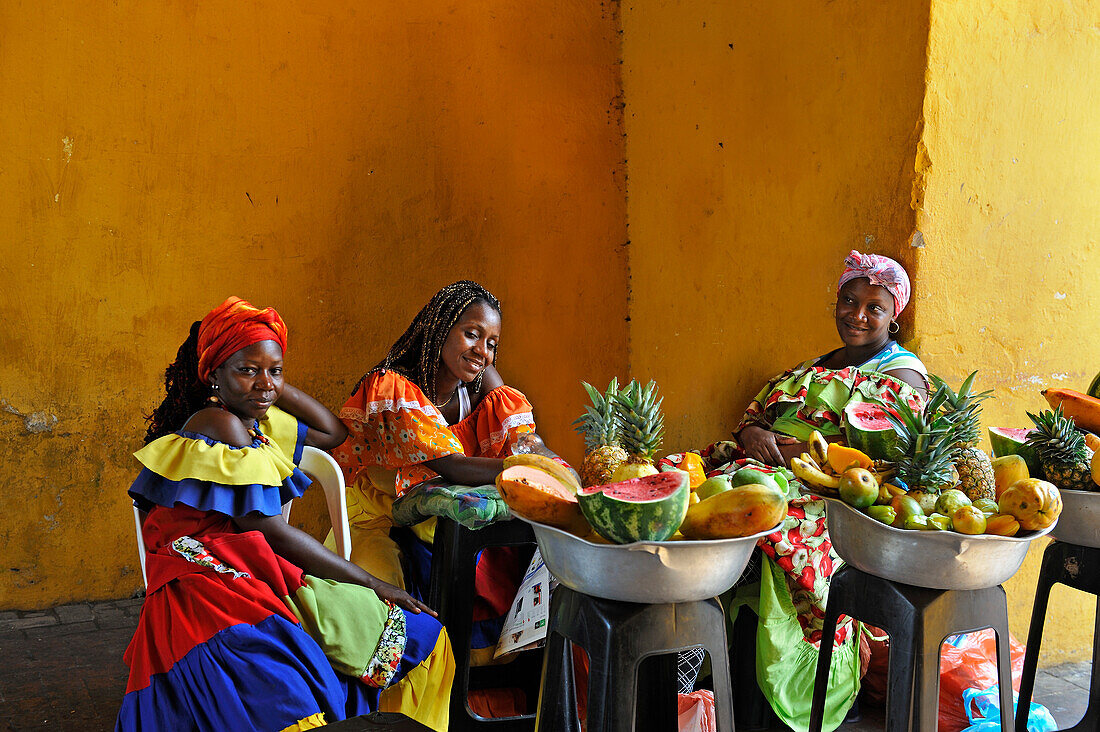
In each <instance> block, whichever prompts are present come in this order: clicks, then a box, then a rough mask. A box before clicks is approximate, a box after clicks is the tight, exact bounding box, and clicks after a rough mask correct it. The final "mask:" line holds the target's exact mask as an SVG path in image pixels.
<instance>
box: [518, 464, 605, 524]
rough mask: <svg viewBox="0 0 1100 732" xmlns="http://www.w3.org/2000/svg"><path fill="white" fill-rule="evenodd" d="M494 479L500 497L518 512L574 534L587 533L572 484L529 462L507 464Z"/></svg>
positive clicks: (585, 522)
mask: <svg viewBox="0 0 1100 732" xmlns="http://www.w3.org/2000/svg"><path fill="white" fill-rule="evenodd" d="M496 483H497V490H498V491H499V492H500V497H501V498H503V499H504V502H505V503H506V504H508V508H510V509H511V510H512V511H514V512H516V513H518V514H519V515H521V516H524V517H525V518H529V519H531V520H533V521H538V522H539V523H541V524H547V525H549V526H556V527H557V528H559V529H564V530H566V531H569V532H571V533H574V534H578V535H584V534H586V533H588V522H587V521H585V519H584V514H582V513H581V507H580V504H579V503H577V496H576V492H575V491H574V490H573V486H572V484H570V483H566V482H565V481H563V480H560V479H559V478H558V477H557V476H555V475H551V474H550V473H548V472H546V471H544V470H540V469H539V468H536V467H534V466H533V465H512V466H510V467H507V468H505V469H504V470H503V471H501V473H500V474H499V475H497V481H496Z"/></svg>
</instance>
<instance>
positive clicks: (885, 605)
mask: <svg viewBox="0 0 1100 732" xmlns="http://www.w3.org/2000/svg"><path fill="white" fill-rule="evenodd" d="M841 614H844V615H850V616H851V617H853V618H855V619H856V620H862V621H865V622H867V623H870V624H871V625H875V626H878V627H880V628H882V629H884V630H885V631H886V632H887V633H889V634H890V665H889V670H888V672H887V673H888V678H887V682H886V730H887V732H900V730H918V731H919V732H925V730H935V729H936V723H937V718H938V715H939V705H940V700H939V696H940V646H941V645H943V641H944V639H945V638H947V637H948V636H950V635H956V634H958V633H970V632H973V631H975V630H982V629H983V628H993V630H994V631H995V632H996V634H997V670H998V676H999V678H1000V680H1001V683H1000V684H999V690H1000V696H1001V729H1009V728H1010V727H1011V725H1012V666H1011V661H1010V655H1009V640H1008V605H1007V603H1006V601H1005V591H1004V589H1003V588H1002V587H1001V586H1000V585H997V586H995V587H989V588H986V589H981V590H931V589H928V588H925V587H914V586H912V585H905V584H902V583H900V582H892V581H890V580H887V579H882V578H880V577H875V576H874V575H870V574H867V573H866V572H861V571H860V570H858V569H856V568H855V567H852V566H850V565H848V566H845V567H842V568H841V569H840V570H839V571H837V573H836V574H834V575H833V578H832V580H830V582H829V604H828V606H827V607H826V609H825V620H824V627H823V628H822V630H821V652H820V653H819V654H818V657H817V674H816V676H815V678H814V697H813V706H812V708H811V710H810V724H809V730H810V732H820V730H821V720H822V717H823V716H824V713H825V692H826V689H827V687H828V684H829V665H830V662H831V660H832V658H831V657H832V651H833V637H834V635H835V633H836V626H837V620H838V618H839V617H840V615H841Z"/></svg>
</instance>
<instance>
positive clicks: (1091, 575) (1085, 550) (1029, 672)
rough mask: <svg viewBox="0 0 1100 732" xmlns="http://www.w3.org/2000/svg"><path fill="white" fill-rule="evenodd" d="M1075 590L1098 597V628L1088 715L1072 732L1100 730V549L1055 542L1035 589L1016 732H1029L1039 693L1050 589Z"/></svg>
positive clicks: (1093, 642) (1046, 554)
mask: <svg viewBox="0 0 1100 732" xmlns="http://www.w3.org/2000/svg"><path fill="white" fill-rule="evenodd" d="M1059 582H1060V583H1062V584H1063V585H1067V586H1069V587H1072V588H1074V589H1075V590H1081V591H1083V592H1089V593H1092V594H1093V595H1097V601H1096V625H1095V626H1094V628H1093V635H1092V679H1091V680H1090V681H1089V703H1088V706H1087V707H1086V708H1085V716H1084V717H1082V718H1081V721H1080V722H1078V723H1077V724H1076V725H1075V726H1073V727H1069V728H1067V729H1068V730H1069V732H1085V730H1089V731H1090V732H1092V731H1093V730H1097V729H1100V704H1097V703H1096V702H1097V701H1100V549H1094V548H1092V547H1087V546H1080V545H1079V544H1067V543H1065V542H1061V541H1054V542H1051V544H1050V546H1048V547H1047V548H1046V551H1045V552H1043V566H1042V568H1041V569H1040V570H1039V583H1038V585H1036V587H1035V604H1034V606H1033V607H1032V609H1031V627H1030V628H1029V629H1028V631H1027V651H1026V652H1025V653H1024V671H1023V675H1022V676H1021V678H1020V699H1019V702H1018V703H1017V708H1016V729H1017V730H1021V732H1027V715H1028V712H1029V711H1030V709H1031V694H1032V692H1034V691H1035V669H1036V667H1037V666H1038V664H1039V645H1040V643H1041V642H1042V640H1043V625H1044V624H1045V622H1046V614H1047V602H1048V601H1049V600H1050V589H1051V588H1052V587H1053V586H1054V585H1055V584H1058V583H1059Z"/></svg>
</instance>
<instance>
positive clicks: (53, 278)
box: [0, 0, 627, 608]
mask: <svg viewBox="0 0 1100 732" xmlns="http://www.w3.org/2000/svg"><path fill="white" fill-rule="evenodd" d="M315 5H316V6H317V8H318V9H314V6H315ZM617 27H618V21H617V18H616V17H615V16H614V15H613V14H611V13H609V12H607V11H606V10H605V9H601V8H600V7H599V6H598V5H597V4H595V3H566V2H562V3H534V4H532V3H517V2H507V1H504V0H501V1H499V2H479V3H457V4H455V3H446V2H432V1H431V0H429V2H426V3H419V4H415V5H412V4H409V3H403V2H388V3H387V2H376V3H369V4H363V3H357V2H351V1H349V0H344V1H341V2H329V3H322V4H320V5H317V4H310V3H306V4H302V5H295V6H273V5H271V4H270V3H230V4H224V3H221V4H212V5H211V4H201V3H194V2H190V1H184V0H180V1H178V2H171V3H142V2H133V1H132V0H131V1H127V0H124V1H123V2H119V3H107V4H100V3H84V2H76V1H69V2H62V3H60V4H56V3H55V4H48V5H44V4H41V3H29V2H28V3H7V4H5V5H4V6H3V7H0V28H3V29H4V34H3V35H4V41H3V43H2V44H0V88H2V89H4V113H3V114H2V115H0V222H2V223H0V237H2V238H3V241H4V244H3V252H4V254H5V257H4V258H3V259H4V264H3V267H4V269H3V271H4V273H5V277H4V287H3V288H0V311H2V312H3V313H4V314H5V318H4V321H5V322H4V325H3V326H0V353H2V354H4V355H3V358H2V359H0V465H3V466H5V467H4V469H3V470H0V546H2V547H4V564H3V565H2V567H0V570H2V571H0V608H33V607H44V606H49V605H54V604H58V603H62V602H68V601H72V600H81V599H98V598H112V597H119V596H123V595H127V594H129V593H131V592H132V591H134V590H135V589H137V588H138V587H139V586H140V575H139V574H138V573H137V554H136V548H135V543H134V537H133V529H132V526H131V523H130V519H129V515H130V514H129V511H130V509H129V505H128V500H127V498H126V496H125V489H126V487H127V486H128V485H129V482H130V481H131V480H132V478H133V476H134V475H135V467H136V466H135V461H134V460H133V459H132V458H131V457H130V453H131V452H132V451H133V450H134V449H136V448H137V447H138V446H139V445H140V442H139V438H140V436H141V434H142V433H143V424H142V414H143V413H147V412H148V411H149V410H150V409H151V408H152V407H153V406H154V405H155V404H156V402H157V401H158V397H159V395H160V394H162V389H163V387H162V383H161V374H162V372H163V369H164V367H165V366H166V365H167V364H168V363H169V362H170V361H171V360H172V358H173V357H174V356H175V352H176V348H177V347H178V345H179V343H180V342H182V340H183V339H184V337H185V336H186V333H187V328H188V326H189V324H190V323H191V321H192V320H194V319H196V318H199V317H201V316H202V315H203V314H204V313H205V312H206V311H207V310H208V309H209V308H210V307H212V306H214V305H216V304H217V303H218V302H220V301H221V300H222V299H223V298H224V297H225V296H226V295H229V294H237V295H240V296H243V297H245V298H247V299H249V300H251V301H253V302H254V303H256V304H259V305H275V306H277V307H278V308H279V309H280V311H281V312H282V314H283V315H284V317H285V318H286V320H287V322H288V324H289V326H290V330H291V334H290V345H289V349H288V354H287V356H288V358H287V364H288V377H289V378H290V379H291V380H293V381H294V382H297V383H298V384H299V385H302V386H304V387H306V388H307V389H312V390H313V391H314V392H316V393H317V394H318V396H319V397H320V398H321V399H322V400H323V401H324V402H325V403H327V404H328V405H329V406H331V407H333V408H335V407H338V406H339V405H340V404H341V403H342V402H343V400H344V399H345V398H346V396H347V395H348V393H349V392H350V390H351V388H352V386H353V385H354V384H355V382H356V380H357V379H358V377H359V376H360V375H361V374H362V372H363V371H364V370H366V369H367V368H368V367H370V366H371V365H373V364H374V363H375V362H376V361H377V360H378V359H380V358H381V357H382V355H384V353H385V350H386V348H387V347H388V345H389V344H390V343H391V342H392V341H393V340H394V339H395V338H396V337H397V336H398V335H400V333H401V331H402V330H403V329H404V327H405V326H406V325H407V323H408V321H409V320H410V319H411V317H412V316H413V315H414V314H415V312H416V311H417V309H419V307H420V306H421V305H422V304H423V303H424V302H425V301H426V300H427V298H428V297H429V296H430V295H431V293H432V292H434V291H435V289H436V288H438V287H439V286H441V285H443V284H446V283H447V282H450V281H452V280H455V279H460V278H462V277H472V278H475V279H479V280H480V281H482V282H483V283H484V284H485V285H486V286H488V287H489V288H490V289H491V290H493V291H494V292H495V293H496V294H497V295H498V296H499V297H500V298H501V299H502V301H503V303H504V331H503V338H502V341H501V371H502V372H503V373H504V375H505V378H507V379H508V380H509V381H511V382H512V383H514V384H516V385H517V386H518V387H519V388H521V389H524V390H526V391H527V393H528V394H529V395H530V396H531V398H532V401H533V402H534V403H535V406H536V417H537V418H538V419H539V420H540V421H541V423H542V425H543V428H542V430H540V431H542V432H544V434H545V436H546V438H547V441H548V443H549V444H550V445H551V446H555V447H557V448H558V449H559V450H560V451H562V452H563V453H564V454H565V455H566V456H567V457H570V456H572V457H574V458H575V457H577V456H578V455H579V452H580V443H579V440H578V439H577V438H576V436H575V435H574V434H573V433H572V431H571V430H570V429H569V424H568V423H569V421H570V420H572V419H573V417H574V416H575V415H576V413H578V412H579V411H580V403H581V401H582V397H583V393H582V392H581V390H580V389H579V386H578V382H579V381H580V379H582V378H589V379H595V380H600V379H603V380H606V379H608V378H610V376H611V375H612V374H613V373H617V372H621V371H622V370H624V369H625V364H626V358H627V351H626V341H627V333H626V323H625V314H626V309H625V308H626V306H625V303H626V286H627V275H626V260H625V256H626V255H625V251H624V249H623V243H624V242H625V239H626V232H625V213H624V212H625V201H624V195H623V189H622V185H623V184H622V177H623V169H622V158H623V151H622V129H621V116H620V113H619V111H618V106H617V95H618V93H619V81H618V65H617V63H616V62H617V59H618V44H619V41H618V35H617ZM576 293H585V296H584V297H579V296H577V295H576ZM536 377H537V378H536ZM313 505H314V507H315V508H316V507H318V506H320V503H319V502H314V504H313ZM307 507H308V506H307ZM309 513H310V511H308V510H304V511H298V510H296V512H295V515H296V517H298V518H308V515H309Z"/></svg>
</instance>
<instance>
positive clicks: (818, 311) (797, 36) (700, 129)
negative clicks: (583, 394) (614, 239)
mask: <svg viewBox="0 0 1100 732" xmlns="http://www.w3.org/2000/svg"><path fill="white" fill-rule="evenodd" d="M927 10H928V8H927V3H926V2H914V1H910V2H904V3H903V2H897V3H891V6H890V12H888V13H885V12H882V11H881V4H880V3H877V2H845V3H822V2H813V3H802V2H782V3H729V2H720V1H719V0H705V1H704V0H699V1H697V2H686V3H685V2H670V1H668V0H642V1H641V2H635V3H631V4H630V6H629V7H624V9H623V29H624V43H623V59H624V72H623V87H624V94H625V98H626V111H625V123H626V136H627V138H626V139H627V147H626V149H627V161H628V180H629V183H628V201H629V203H628V209H627V218H628V231H629V234H630V268H631V282H630V285H631V301H630V316H631V322H630V326H631V331H630V335H631V366H632V368H633V371H634V375H635V376H637V377H638V378H641V379H648V378H655V379H656V380H657V383H658V384H659V385H660V386H661V390H662V393H663V394H664V395H665V414H666V421H667V423H668V440H667V447H668V448H669V449H670V450H679V449H684V448H693V447H695V448H697V447H702V446H704V445H706V444H708V443H710V442H713V441H715V440H719V439H726V437H727V436H728V435H729V433H730V432H731V430H732V429H733V428H734V427H735V426H736V424H737V421H738V420H739V419H740V416H741V414H742V412H743V411H744V408H745V407H746V406H747V405H748V403H749V401H750V400H751V399H752V397H753V396H754V395H755V394H756V391H757V390H758V389H759V388H760V387H761V386H762V385H763V383H764V382H765V381H767V379H768V378H770V377H771V376H773V375H775V374H777V373H779V372H781V371H782V370H783V369H785V368H788V367H790V366H793V365H795V364H796V363H799V362H800V361H802V360H804V359H806V358H809V357H811V356H815V355H820V354H822V353H824V352H826V351H828V350H830V349H832V348H835V347H837V346H838V345H840V341H839V337H838V336H837V333H836V327H835V325H834V323H833V319H832V307H833V304H834V302H835V298H834V296H833V293H834V289H835V287H836V280H837V277H838V276H839V275H840V271H841V268H842V266H841V263H842V262H843V260H844V257H845V256H846V255H847V254H848V251H849V250H851V249H859V250H860V251H868V250H873V251H877V252H881V253H887V254H895V255H898V256H899V257H900V258H901V259H903V260H906V259H907V257H906V256H905V253H904V245H905V243H906V241H907V240H908V238H909V235H910V234H911V232H912V230H913V226H914V213H913V211H912V210H911V209H910V208H909V207H908V205H907V204H908V200H909V195H910V189H911V186H912V176H913V173H912V170H913V156H914V151H915V149H916V143H917V135H918V133H919V130H918V129H917V127H916V122H917V119H918V118H919V114H920V108H921V106H920V105H921V98H922V89H923V81H924V71H925V47H926V43H927V33H928V27H927V23H928V14H927Z"/></svg>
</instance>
